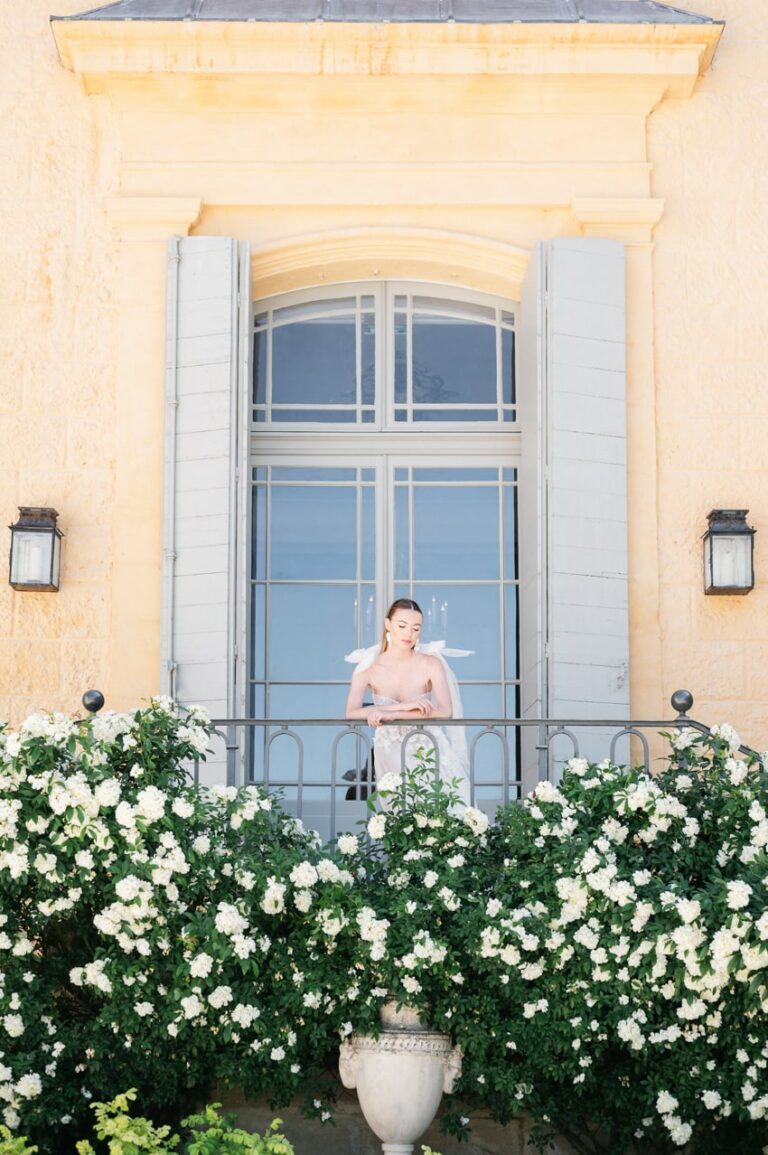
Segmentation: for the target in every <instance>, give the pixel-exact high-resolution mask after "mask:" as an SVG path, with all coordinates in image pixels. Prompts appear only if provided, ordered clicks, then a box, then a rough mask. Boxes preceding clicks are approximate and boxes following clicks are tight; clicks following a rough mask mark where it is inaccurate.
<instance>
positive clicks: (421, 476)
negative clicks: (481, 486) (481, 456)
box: [413, 468, 499, 482]
mask: <svg viewBox="0 0 768 1155" xmlns="http://www.w3.org/2000/svg"><path fill="white" fill-rule="evenodd" d="M498 479H499V471H498V469H445V468H440V469H414V471H413V480H414V481H459V482H463V481H493V482H496V481H498Z"/></svg>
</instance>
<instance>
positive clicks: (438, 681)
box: [429, 654, 453, 718]
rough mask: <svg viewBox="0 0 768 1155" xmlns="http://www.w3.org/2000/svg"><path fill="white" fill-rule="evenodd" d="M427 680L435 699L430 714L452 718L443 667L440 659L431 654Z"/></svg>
mask: <svg viewBox="0 0 768 1155" xmlns="http://www.w3.org/2000/svg"><path fill="white" fill-rule="evenodd" d="M429 680H430V683H431V685H432V694H433V696H434V699H435V700H434V703H433V705H432V712H431V715H430V716H431V717H432V718H452V717H453V706H452V705H451V691H450V690H449V688H448V679H447V678H446V676H445V668H444V666H443V663H442V662H441V661H440V659H439V658H435V657H433V655H432V654H430V655H429Z"/></svg>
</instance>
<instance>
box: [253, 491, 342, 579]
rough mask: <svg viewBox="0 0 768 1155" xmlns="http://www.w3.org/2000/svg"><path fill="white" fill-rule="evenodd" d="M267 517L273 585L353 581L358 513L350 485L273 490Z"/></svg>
mask: <svg viewBox="0 0 768 1155" xmlns="http://www.w3.org/2000/svg"><path fill="white" fill-rule="evenodd" d="M271 514H272V516H271V553H270V571H271V572H270V577H271V578H272V579H273V580H275V579H279V580H286V579H295V578H300V579H302V580H304V581H308V580H312V581H318V580H322V579H327V578H347V579H349V580H353V579H354V578H355V577H356V574H357V564H356V563H357V549H356V540H357V510H356V495H355V489H354V488H353V487H352V486H350V487H349V488H347V487H345V486H344V487H342V486H338V487H331V486H328V485H292V486H280V485H278V486H275V487H274V488H273V489H272V508H271Z"/></svg>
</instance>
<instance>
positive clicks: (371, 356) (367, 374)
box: [360, 313, 376, 405]
mask: <svg viewBox="0 0 768 1155" xmlns="http://www.w3.org/2000/svg"><path fill="white" fill-rule="evenodd" d="M360 378H361V390H362V391H361V400H362V403H363V405H373V404H374V402H375V400H376V328H375V318H374V315H373V313H366V314H365V315H364V316H363V320H362V330H361V333H360Z"/></svg>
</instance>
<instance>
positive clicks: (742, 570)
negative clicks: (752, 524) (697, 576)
mask: <svg viewBox="0 0 768 1155" xmlns="http://www.w3.org/2000/svg"><path fill="white" fill-rule="evenodd" d="M709 546H710V549H711V551H712V585H713V586H714V587H715V588H716V589H750V588H751V586H752V538H751V537H750V536H748V535H747V534H712V536H711V537H710V539H709Z"/></svg>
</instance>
